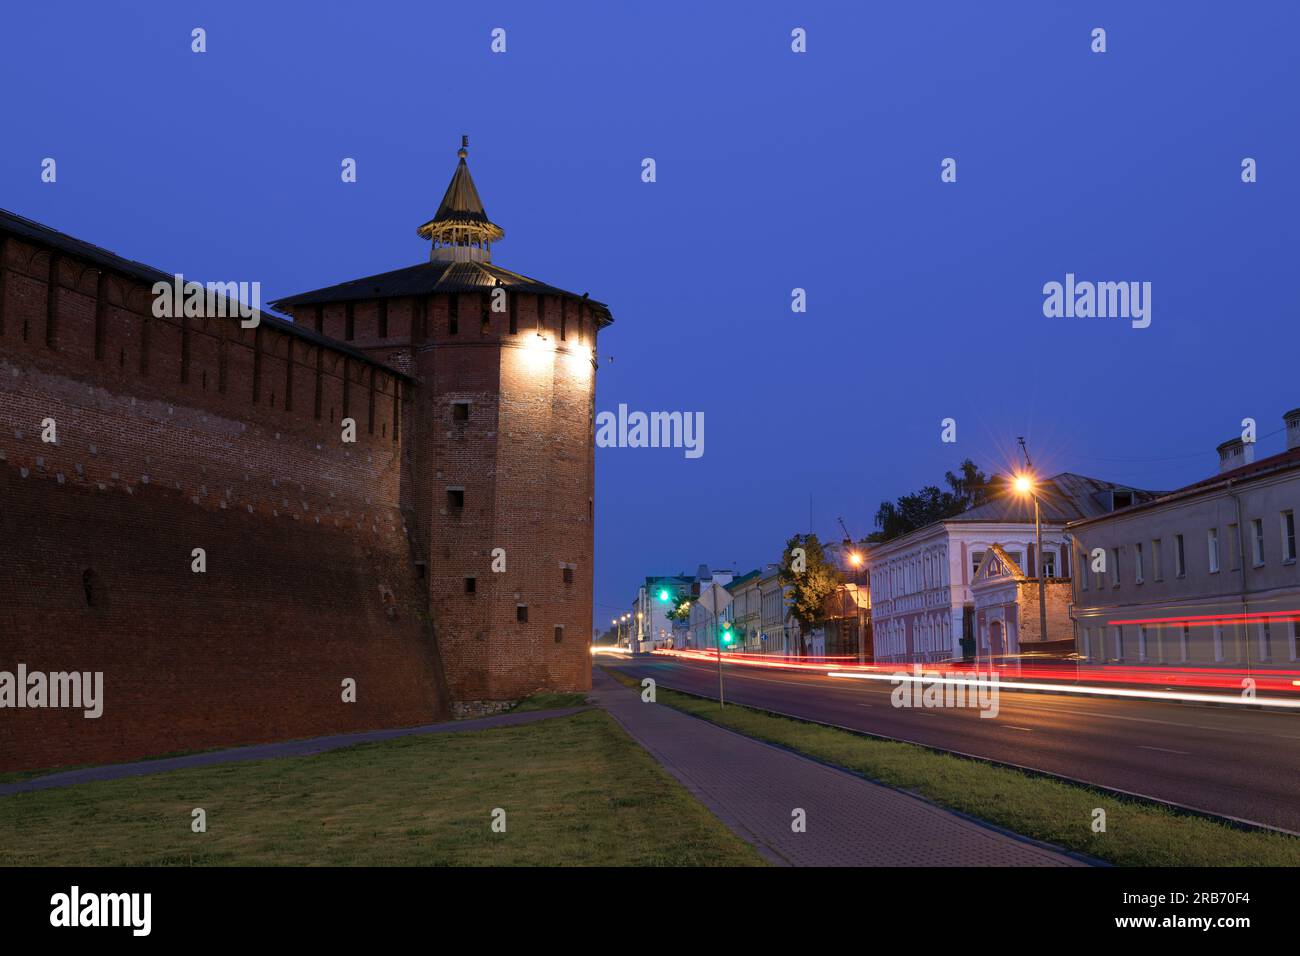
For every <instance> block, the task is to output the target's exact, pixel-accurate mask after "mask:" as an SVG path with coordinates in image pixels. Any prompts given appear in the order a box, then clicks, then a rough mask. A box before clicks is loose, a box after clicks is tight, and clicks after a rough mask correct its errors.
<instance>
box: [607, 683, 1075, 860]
mask: <svg viewBox="0 0 1300 956" xmlns="http://www.w3.org/2000/svg"><path fill="white" fill-rule="evenodd" d="M591 696H592V699H593V700H594V701H596V703H598V704H599V705H600V706H601V707H603V708H605V710H606V711H608V712H609V714H610V715H611V716H612V717H613V718H614V719H615V720H617V721H618V722H619V723H620V724H622V725H623V727H624V728H625V729H626V730H627V732H628V733H629V734H631V735H632V737H633V738H634V739H635V740H636V741H637V742H638V743H640V744H641V746H642V747H644V748H645V749H646V750H647V751H648V752H649V753H650V754H651V755H652V756H653V757H654V758H655V759H656V760H658V761H659V762H660V763H661V764H663V766H664V768H665V769H666V770H667V771H668V772H669V773H671V774H672V775H673V776H674V777H676V778H677V779H678V780H680V781H681V782H682V783H683V784H684V785H685V786H686V788H687V789H688V790H690V791H691V792H692V793H693V794H695V796H696V797H697V798H699V799H700V800H701V801H702V802H703V803H704V805H705V806H707V807H708V808H709V809H710V810H711V811H712V812H713V813H714V814H715V815H717V817H718V818H719V819H721V820H722V822H723V823H725V824H726V825H727V826H728V827H730V828H731V829H732V830H733V831H734V832H735V833H736V834H737V835H739V836H740V837H741V838H742V839H744V840H746V841H748V842H750V843H752V844H753V845H754V846H755V847H756V848H757V849H758V850H759V852H760V853H762V854H763V855H764V856H765V857H767V858H768V859H769V860H771V861H772V862H773V863H777V864H783V865H788V866H1085V865H1087V864H1086V863H1084V862H1082V861H1081V860H1077V859H1075V858H1073V857H1070V856H1066V855H1065V854H1063V853H1058V852H1056V851H1053V850H1051V849H1048V848H1046V847H1043V846H1040V845H1038V844H1036V843H1032V842H1029V841H1027V840H1023V839H1020V838H1017V837H1014V836H1011V835H1008V834H1006V833H1004V832H1002V831H1000V830H995V829H993V828H991V827H987V826H983V825H981V824H979V823H976V822H974V821H972V820H968V819H966V818H964V817H961V816H958V815H957V814H955V813H950V812H948V811H947V810H943V809H940V808H939V807H936V806H934V805H933V804H930V803H927V802H926V801H924V800H922V799H920V798H918V797H912V796H909V795H907V794H905V793H900V792H899V791H897V790H891V789H890V788H888V787H884V786H881V785H879V784H875V783H871V782H870V781H867V780H864V779H862V778H861V777H857V776H854V775H853V774H851V773H846V772H844V771H842V770H836V769H834V768H832V767H827V766H825V765H824V764H820V763H817V762H816V761H813V760H808V759H807V758H805V757H800V756H799V755H797V754H794V753H791V752H789V751H787V750H782V749H781V748H779V747H773V746H770V745H768V744H765V743H762V742H761V741H758V740H754V739H753V738H750V737H745V736H742V735H741V734H737V733H734V732H733V731H730V730H727V729H725V728H723V727H718V726H716V725H715V724H711V723H709V722H708V721H705V720H700V719H699V718H696V717H691V716H690V715H688V714H684V713H682V712H681V711H678V710H673V709H672V708H671V707H668V706H666V705H664V704H647V703H643V702H642V701H641V695H640V694H639V693H638V692H636V691H635V690H633V689H632V688H629V687H625V686H624V685H622V684H619V683H618V682H617V681H615V680H614V679H613V678H612V677H610V676H609V675H608V674H606V673H605V672H604V671H603V670H601V669H600V668H594V669H593V674H592V695H591ZM796 807H801V808H803V810H804V811H805V812H806V814H807V816H806V820H807V830H806V832H804V833H795V832H793V830H792V829H791V821H792V817H791V811H792V810H793V809H795V808H796Z"/></svg>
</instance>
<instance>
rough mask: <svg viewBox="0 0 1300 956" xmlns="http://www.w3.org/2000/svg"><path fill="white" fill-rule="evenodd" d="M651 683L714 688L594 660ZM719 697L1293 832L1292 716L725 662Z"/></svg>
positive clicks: (712, 672) (674, 663)
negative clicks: (979, 705)
mask: <svg viewBox="0 0 1300 956" xmlns="http://www.w3.org/2000/svg"><path fill="white" fill-rule="evenodd" d="M597 663H598V664H599V665H601V666H607V667H613V668H617V669H618V670H620V671H623V672H626V673H629V674H633V675H635V676H637V677H653V678H654V679H655V681H656V682H657V684H658V685H659V686H660V687H667V688H673V689H677V690H683V691H687V692H689V693H692V694H698V695H700V696H706V697H713V698H716V697H717V696H718V676H717V667H716V665H715V664H711V663H705V662H699V661H686V660H677V659H671V658H659V657H646V658H638V659H624V660H620V659H617V658H600V659H598V661H597ZM725 678H726V696H727V700H728V701H734V702H736V703H738V704H749V705H751V706H754V707H761V708H763V709H765V710H773V711H779V712H781V713H785V714H790V715H792V716H796V717H806V718H808V719H810V720H819V721H823V722H825V723H830V724H838V725H840V726H842V727H848V728H852V729H854V730H862V731H867V732H869V733H877V734H884V735H887V736H889V737H896V738H898V739H901V740H910V741H914V742H916V743H920V744H926V745H928V746H932V747H940V748H943V749H945V750H954V751H959V752H961V753H966V754H971V755H974V756H979V757H987V758H990V759H993V760H999V761H1003V762H1006V763H1012V764H1017V765H1019V766H1023V767H1030V768H1033V769H1036V770H1045V771H1049V772H1051V773H1057V774H1062V775H1064V776H1068V777H1072V778H1075V779H1078V780H1084V781H1088V782H1090V783H1095V784H1098V785H1100V786H1105V787H1111V788H1114V789H1118V790H1125V791H1128V792H1130V793H1136V794H1142V795H1144V796H1149V797H1155V798H1157V799H1160V800H1167V801H1171V802H1174V803H1179V804H1182V805H1184V806H1188V807H1192V808H1195V809H1198V810H1205V811H1209V812H1211V813H1217V814H1223V815H1226V816H1232V817H1238V818H1241V819H1245V820H1251V821H1254V822H1257V823H1263V824H1267V825H1269V826H1275V827H1282V828H1284V829H1287V830H1292V831H1296V832H1300V714H1296V713H1279V712H1276V711H1258V710H1245V709H1241V710H1238V709H1229V708H1227V707H1223V706H1214V705H1200V704H1184V703H1166V702H1160V701H1139V700H1123V699H1112V698H1087V697H1075V696H1066V695H1059V696H1058V695H1048V694H1033V693H1026V692H1023V691H1007V690H1000V692H999V713H998V715H997V716H996V717H994V718H981V717H980V716H979V712H978V711H977V710H975V709H964V708H932V709H913V708H897V707H894V706H892V704H891V702H890V696H889V695H890V693H891V692H892V690H893V686H892V685H891V684H889V683H887V682H880V681H864V680H847V679H843V678H830V677H826V676H825V675H822V674H810V673H800V672H794V671H783V670H775V669H767V668H762V669H759V668H752V667H745V666H736V665H733V666H729V667H726V670H725Z"/></svg>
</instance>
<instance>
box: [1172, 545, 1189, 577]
mask: <svg viewBox="0 0 1300 956" xmlns="http://www.w3.org/2000/svg"><path fill="white" fill-rule="evenodd" d="M1174 577H1176V578H1185V577H1187V555H1186V553H1185V552H1184V550H1183V536H1182V535H1181V534H1176V535H1174Z"/></svg>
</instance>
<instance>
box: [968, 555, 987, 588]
mask: <svg viewBox="0 0 1300 956" xmlns="http://www.w3.org/2000/svg"><path fill="white" fill-rule="evenodd" d="M983 560H984V552H983V551H972V552H971V553H970V579H971V580H972V581H974V580H975V572H976V571H978V570H979V569H980V562H982V561H983Z"/></svg>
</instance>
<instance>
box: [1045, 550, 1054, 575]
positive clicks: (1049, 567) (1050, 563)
mask: <svg viewBox="0 0 1300 956" xmlns="http://www.w3.org/2000/svg"><path fill="white" fill-rule="evenodd" d="M1043 574H1044V575H1045V576H1046V577H1049V578H1054V577H1056V552H1055V551H1048V550H1046V549H1044V550H1043Z"/></svg>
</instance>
